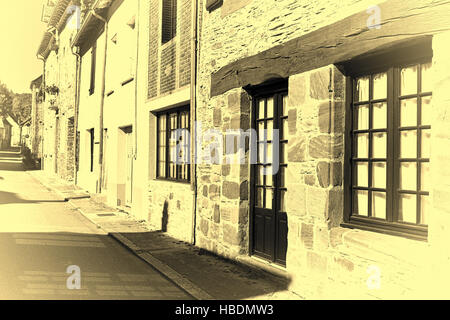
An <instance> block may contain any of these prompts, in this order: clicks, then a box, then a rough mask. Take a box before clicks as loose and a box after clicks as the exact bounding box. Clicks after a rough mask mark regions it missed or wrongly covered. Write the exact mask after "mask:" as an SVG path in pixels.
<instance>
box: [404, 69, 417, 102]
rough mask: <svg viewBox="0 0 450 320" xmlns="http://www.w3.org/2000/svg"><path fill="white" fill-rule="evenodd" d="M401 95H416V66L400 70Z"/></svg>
mask: <svg viewBox="0 0 450 320" xmlns="http://www.w3.org/2000/svg"><path fill="white" fill-rule="evenodd" d="M400 73H401V80H400V81H401V85H400V90H401V95H402V96H404V95H407V94H415V93H417V66H412V67H408V68H403V69H402V70H401V72H400Z"/></svg>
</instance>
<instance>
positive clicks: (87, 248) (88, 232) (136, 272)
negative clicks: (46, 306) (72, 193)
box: [0, 151, 192, 300]
mask: <svg viewBox="0 0 450 320" xmlns="http://www.w3.org/2000/svg"><path fill="white" fill-rule="evenodd" d="M71 266H72V267H71ZM68 268H69V271H71V273H68ZM70 268H72V269H70ZM78 271H79V273H78ZM70 288H71V289H70ZM78 288H79V289H78ZM0 299H2V300H4V299H8V300H9V299H20V300H22V299H26V300H34V299H40V300H42V299H44V300H48V299H58V300H60V299H64V300H66V299H67V300H72V299H77V300H79V299H81V300H92V299H94V300H99V299H100V300H106V299H107V300H109V299H114V300H122V299H140V300H141V299H149V300H166V299H170V300H179V299H192V298H191V297H190V296H189V295H188V294H187V293H185V292H184V291H183V290H182V289H180V288H179V287H177V286H176V285H175V284H174V283H172V282H171V281H170V280H168V279H167V278H165V277H164V276H163V275H161V274H160V273H159V272H158V271H156V270H155V269H153V268H152V267H151V266H149V265H148V264H146V263H145V262H143V261H142V260H140V259H139V258H137V257H136V256H135V255H133V254H132V253H131V252H129V251H128V250H127V249H126V248H124V247H123V246H122V245H121V244H119V243H118V242H116V241H115V240H114V239H113V238H111V237H109V236H108V235H106V234H103V233H102V232H101V231H99V230H98V229H97V228H96V227H95V225H93V224H92V223H91V222H89V221H88V220H87V219H85V218H84V217H83V216H82V215H81V214H80V213H79V212H78V211H76V210H75V209H74V208H73V207H72V206H71V205H70V204H68V203H65V202H61V201H60V200H58V198H57V197H56V196H55V195H54V194H52V193H51V192H50V191H49V190H47V189H45V187H43V186H42V185H41V184H40V183H39V182H38V181H36V180H34V179H33V178H32V177H31V175H29V174H28V173H27V172H25V171H24V170H23V168H22V163H21V158H20V156H19V154H17V153H14V152H5V151H0Z"/></svg>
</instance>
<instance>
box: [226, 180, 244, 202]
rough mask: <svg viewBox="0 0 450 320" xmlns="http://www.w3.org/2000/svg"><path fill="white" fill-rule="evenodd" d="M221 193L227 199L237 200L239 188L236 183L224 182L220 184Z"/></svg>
mask: <svg viewBox="0 0 450 320" xmlns="http://www.w3.org/2000/svg"><path fill="white" fill-rule="evenodd" d="M222 193H223V195H224V196H225V197H227V198H228V199H239V195H240V186H239V184H238V183H236V182H232V181H224V182H223V184H222Z"/></svg>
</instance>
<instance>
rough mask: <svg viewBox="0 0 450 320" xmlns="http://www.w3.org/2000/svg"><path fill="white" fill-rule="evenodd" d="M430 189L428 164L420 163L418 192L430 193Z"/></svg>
mask: <svg viewBox="0 0 450 320" xmlns="http://www.w3.org/2000/svg"><path fill="white" fill-rule="evenodd" d="M430 187H431V185H430V163H429V162H422V163H421V164H420V190H421V191H431V190H430V189H431V188H430Z"/></svg>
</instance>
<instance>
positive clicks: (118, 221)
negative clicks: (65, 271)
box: [28, 171, 302, 300]
mask: <svg viewBox="0 0 450 320" xmlns="http://www.w3.org/2000/svg"><path fill="white" fill-rule="evenodd" d="M28 173H29V174H30V175H31V176H33V177H34V178H35V179H37V180H38V181H40V182H41V184H42V185H44V186H45V187H46V188H47V189H49V190H51V191H52V192H55V193H57V194H58V195H59V196H60V197H61V199H65V200H66V201H68V202H69V203H70V204H72V205H73V206H74V207H75V208H77V209H78V210H79V211H80V212H81V214H83V215H84V216H85V217H86V218H87V219H89V220H90V221H92V222H93V223H94V224H96V225H97V227H98V228H100V229H102V230H103V231H104V232H105V233H108V234H109V235H110V236H112V237H114V238H115V239H116V240H117V241H119V242H121V243H122V244H123V245H124V246H126V247H127V248H129V249H130V250H131V251H133V252H134V253H135V254H136V255H137V256H139V257H140V258H141V259H143V260H145V261H146V262H147V263H149V264H150V265H151V266H153V267H154V268H155V269H157V270H158V271H159V272H161V273H162V274H164V275H165V276H166V277H168V278H169V279H171V280H172V281H174V282H175V283H176V284H177V285H178V286H180V287H182V288H183V289H184V290H186V291H187V292H189V293H190V294H191V295H192V296H194V297H195V298H197V299H199V300H211V299H212V300H254V299H261V300H281V299H282V300H292V299H295V300H297V299H302V297H300V296H298V295H296V294H294V293H292V292H290V291H288V290H287V288H288V285H289V280H287V279H283V278H280V277H278V276H274V275H272V274H269V273H267V272H265V271H262V270H260V269H257V268H253V267H250V266H248V265H244V264H240V263H238V262H234V261H229V260H225V259H222V258H220V257H217V256H215V255H212V254H210V253H208V252H205V251H204V250H202V249H199V248H197V247H195V246H192V245H190V244H187V243H184V242H182V241H178V240H176V239H174V238H171V237H170V236H167V235H166V234H164V233H162V232H160V231H155V230H150V228H149V227H148V226H147V225H146V224H145V223H144V222H139V221H136V220H135V219H133V217H132V216H129V215H128V214H126V213H124V212H122V211H120V210H118V209H115V208H110V207H108V206H106V205H105V204H103V203H102V202H101V201H100V200H97V199H96V197H94V196H93V197H92V198H90V197H89V194H88V193H87V192H85V191H83V190H81V189H80V188H78V187H76V186H74V185H71V184H69V183H67V182H64V181H62V180H60V179H59V178H57V177H48V176H46V175H44V174H43V172H42V171H29V172H28Z"/></svg>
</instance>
